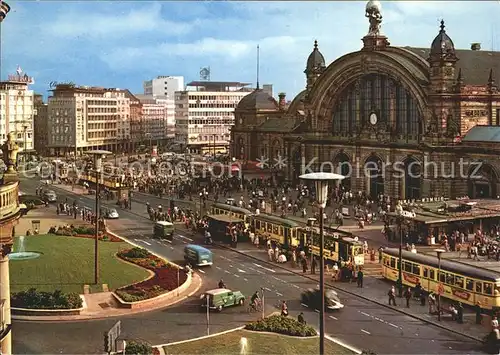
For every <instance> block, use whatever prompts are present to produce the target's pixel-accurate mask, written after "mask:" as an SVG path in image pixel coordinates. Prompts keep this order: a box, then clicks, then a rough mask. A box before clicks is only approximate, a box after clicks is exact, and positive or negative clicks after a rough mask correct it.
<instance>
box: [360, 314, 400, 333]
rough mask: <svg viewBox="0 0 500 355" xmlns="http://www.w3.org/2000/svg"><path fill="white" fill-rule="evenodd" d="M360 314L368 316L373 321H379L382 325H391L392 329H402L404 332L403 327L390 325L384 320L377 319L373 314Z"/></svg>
mask: <svg viewBox="0 0 500 355" xmlns="http://www.w3.org/2000/svg"><path fill="white" fill-rule="evenodd" d="M358 312H359V313H361V314H362V315H364V316H367V317H370V318H371V319H374V320H376V321H379V322H380V323H384V324H387V325H390V326H391V327H394V328H397V329H401V330H403V328H402V327H400V326H398V325H395V324H392V323H389V322H387V321H385V320H383V319H380V318H378V317H375V316H372V315H371V314H368V313H365V312H362V311H358Z"/></svg>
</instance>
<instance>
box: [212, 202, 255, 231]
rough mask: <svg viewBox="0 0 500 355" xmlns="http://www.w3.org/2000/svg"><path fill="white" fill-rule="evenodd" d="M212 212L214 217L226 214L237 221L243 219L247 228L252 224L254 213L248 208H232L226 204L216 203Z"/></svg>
mask: <svg viewBox="0 0 500 355" xmlns="http://www.w3.org/2000/svg"><path fill="white" fill-rule="evenodd" d="M211 212H212V214H213V215H221V214H225V215H228V216H231V217H234V218H237V219H241V220H242V221H243V222H244V223H245V228H248V227H249V226H250V224H251V219H250V217H251V216H252V212H250V211H249V210H247V209H246V208H241V207H236V206H231V205H228V204H225V203H214V204H213V205H212V209H211Z"/></svg>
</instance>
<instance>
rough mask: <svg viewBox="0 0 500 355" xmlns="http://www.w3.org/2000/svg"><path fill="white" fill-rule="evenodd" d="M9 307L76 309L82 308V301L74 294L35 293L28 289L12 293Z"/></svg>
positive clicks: (59, 292)
mask: <svg viewBox="0 0 500 355" xmlns="http://www.w3.org/2000/svg"><path fill="white" fill-rule="evenodd" d="M10 304H11V307H14V308H30V309H76V308H81V307H83V301H82V299H81V298H80V295H79V294H78V293H76V292H70V293H63V292H62V291H61V290H55V291H54V292H46V291H37V290H36V288H30V289H29V290H27V291H21V292H16V293H13V294H12V295H11V297H10Z"/></svg>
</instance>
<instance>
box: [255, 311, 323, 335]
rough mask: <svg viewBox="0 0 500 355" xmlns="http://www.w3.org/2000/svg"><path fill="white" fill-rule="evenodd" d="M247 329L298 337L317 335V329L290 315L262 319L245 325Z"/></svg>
mask: <svg viewBox="0 0 500 355" xmlns="http://www.w3.org/2000/svg"><path fill="white" fill-rule="evenodd" d="M245 329H248V330H253V331H257V332H271V333H278V334H283V335H290V336H296V337H310V336H315V335H317V332H316V330H315V329H314V328H313V327H311V326H309V325H305V324H302V323H299V322H298V321H297V320H296V319H293V318H290V317H283V316H281V315H275V316H271V317H267V318H264V319H260V320H258V321H256V322H252V323H250V324H247V325H246V326H245Z"/></svg>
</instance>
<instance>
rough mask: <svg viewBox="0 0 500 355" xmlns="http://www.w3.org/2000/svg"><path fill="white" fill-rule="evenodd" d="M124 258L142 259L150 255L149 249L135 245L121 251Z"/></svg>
mask: <svg viewBox="0 0 500 355" xmlns="http://www.w3.org/2000/svg"><path fill="white" fill-rule="evenodd" d="M121 255H123V256H124V257H126V258H131V259H144V258H148V257H149V256H150V255H152V254H151V253H150V252H149V251H147V250H146V249H143V248H139V247H135V248H132V249H129V250H125V251H123V252H122V253H121Z"/></svg>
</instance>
